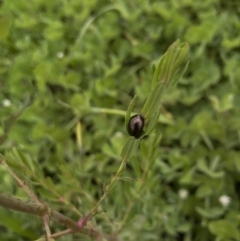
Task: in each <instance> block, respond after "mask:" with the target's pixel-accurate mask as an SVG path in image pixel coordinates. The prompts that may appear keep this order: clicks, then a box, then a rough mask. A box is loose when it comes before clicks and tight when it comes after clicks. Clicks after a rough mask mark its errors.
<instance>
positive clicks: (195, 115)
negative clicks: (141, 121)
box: [0, 0, 240, 241]
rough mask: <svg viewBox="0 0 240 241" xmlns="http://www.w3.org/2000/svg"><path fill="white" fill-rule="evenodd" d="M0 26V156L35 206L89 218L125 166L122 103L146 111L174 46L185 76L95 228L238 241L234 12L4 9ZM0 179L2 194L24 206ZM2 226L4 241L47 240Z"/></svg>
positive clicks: (133, 5) (14, 221)
mask: <svg viewBox="0 0 240 241" xmlns="http://www.w3.org/2000/svg"><path fill="white" fill-rule="evenodd" d="M0 13H1V14H0V16H1V17H0V41H1V42H0V49H1V58H0V73H1V75H0V79H1V80H0V101H1V103H0V104H1V108H0V120H1V125H0V143H1V145H0V153H1V154H2V155H3V156H4V159H5V160H6V162H7V163H9V165H10V166H11V167H12V168H14V171H15V172H16V173H17V175H18V176H19V177H21V179H22V180H23V181H24V182H25V183H26V185H27V186H28V187H29V188H30V189H31V190H32V191H33V192H34V193H35V194H36V195H37V196H38V197H39V199H40V200H41V201H43V202H46V203H47V204H48V205H49V206H50V207H51V208H53V209H54V210H57V211H59V212H61V213H63V214H65V215H66V216H68V217H70V218H71V219H73V220H76V221H77V220H78V219H79V217H80V216H81V215H83V216H84V215H87V214H88V212H89V210H90V209H91V208H92V206H93V204H94V202H97V201H98V200H99V198H100V197H101V196H102V194H103V192H104V188H105V185H106V184H107V183H108V182H109V180H110V179H111V177H112V176H113V175H114V173H115V172H116V171H117V170H118V167H119V165H120V161H121V157H120V153H121V150H122V147H123V145H124V143H125V142H126V140H127V138H128V134H127V131H126V129H125V125H124V116H125V114H126V110H127V108H128V106H129V103H130V102H131V100H132V98H133V97H134V95H137V100H136V105H135V107H134V111H135V112H139V111H140V110H141V108H142V106H143V105H144V103H145V101H146V98H147V96H148V94H149V91H150V88H151V79H152V73H153V68H152V66H153V63H157V62H158V61H159V58H160V57H161V55H162V54H164V52H165V51H166V50H167V48H168V47H169V46H170V45H171V44H172V43H173V42H174V41H175V40H176V39H181V40H182V41H185V42H187V43H188V44H189V45H190V51H189V55H188V59H189V60H190V64H189V66H188V69H187V71H186V73H185V74H184V76H183V77H182V78H181V79H180V81H179V83H178V85H177V86H176V87H175V88H172V89H171V90H170V91H168V92H167V94H165V95H164V96H163V98H162V109H161V117H160V122H159V124H158V125H157V128H156V129H155V130H154V132H152V133H151V134H150V135H149V136H148V137H146V138H145V139H144V140H142V142H141V145H140V148H139V149H138V151H137V155H136V156H135V158H134V159H133V160H131V162H129V163H128V164H127V167H126V170H125V172H124V177H123V178H122V180H120V181H119V182H117V184H116V185H115V187H114V189H113V190H112V191H111V193H110V194H109V195H108V196H107V197H106V199H105V200H104V202H103V203H102V205H101V209H100V212H99V213H98V214H97V215H96V216H95V217H94V218H93V219H92V220H91V225H92V227H95V228H97V230H98V231H99V232H100V233H103V234H106V235H107V234H108V235H112V234H115V238H114V236H112V237H111V238H112V240H142V241H144V240H147V241H148V240H164V241H168V240H169V241H170V240H172V241H175V240H176V241H207V240H218V241H220V240H224V241H230V240H239V238H240V233H239V222H240V219H239V204H240V188H239V187H240V175H239V173H240V105H239V103H240V68H239V63H240V54H239V53H240V35H239V32H240V3H239V1H238V0H231V1H225V0H202V1H194V0H169V1H142V0H133V1H127V0H125V1H121V0H117V1H106V0H103V1H97V0H85V1H83V0H68V1H65V0H59V1H46V0H32V1H19V0H11V1H4V2H3V3H2V4H1V10H0ZM19 163H21V165H22V166H25V168H19V166H18V164H19ZM0 167H1V168H0V176H1V187H0V192H1V193H5V194H6V193H7V194H9V195H12V196H15V197H17V198H19V199H22V200H25V201H26V202H28V201H30V200H29V198H28V196H27V195H26V194H25V192H24V191H23V189H21V188H20V187H18V185H17V184H16V182H15V181H14V180H13V178H12V176H11V175H10V174H9V172H7V171H6V169H4V168H3V166H0ZM0 217H1V218H0V229H1V240H19V241H20V240H34V239H37V238H39V237H40V236H41V235H43V234H44V232H45V231H44V226H43V224H42V221H41V219H40V218H38V217H35V216H31V215H29V214H25V213H21V212H15V211H10V210H7V209H4V208H2V207H0ZM50 226H51V230H52V232H58V231H61V230H64V227H63V226H61V225H58V224H55V223H51V225H50ZM59 240H69V241H70V240H94V238H92V237H91V236H90V235H85V236H82V234H74V235H66V236H63V237H61V238H59Z"/></svg>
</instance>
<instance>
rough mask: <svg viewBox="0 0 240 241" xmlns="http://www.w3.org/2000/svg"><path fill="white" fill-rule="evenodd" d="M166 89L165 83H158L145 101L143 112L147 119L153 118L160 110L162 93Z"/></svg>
mask: <svg viewBox="0 0 240 241" xmlns="http://www.w3.org/2000/svg"><path fill="white" fill-rule="evenodd" d="M164 90H165V85H164V84H163V83H158V84H157V85H156V87H155V88H154V89H153V90H152V91H151V93H150V95H149V97H148V98H147V101H146V102H145V104H144V106H143V108H142V110H141V114H142V115H143V116H144V117H145V118H146V119H151V118H153V116H154V114H155V113H156V112H158V111H159V107H160V104H161V98H162V94H163V92H164Z"/></svg>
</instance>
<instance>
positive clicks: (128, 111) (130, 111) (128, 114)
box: [125, 95, 137, 130]
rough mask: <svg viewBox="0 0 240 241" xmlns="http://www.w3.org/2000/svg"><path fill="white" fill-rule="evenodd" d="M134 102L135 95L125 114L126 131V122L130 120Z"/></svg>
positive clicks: (126, 124)
mask: <svg viewBox="0 0 240 241" xmlns="http://www.w3.org/2000/svg"><path fill="white" fill-rule="evenodd" d="M136 100H137V96H136V95H135V96H134V97H133V99H132V101H131V103H130V105H129V106H128V109H127V113H126V116H125V128H126V130H127V129H128V122H129V120H130V117H131V113H132V110H133V107H134V105H135V102H136Z"/></svg>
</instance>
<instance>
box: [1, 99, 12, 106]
mask: <svg viewBox="0 0 240 241" xmlns="http://www.w3.org/2000/svg"><path fill="white" fill-rule="evenodd" d="M11 104H12V103H11V101H10V100H8V99H4V100H3V101H2V105H3V107H9V106H10V105H11Z"/></svg>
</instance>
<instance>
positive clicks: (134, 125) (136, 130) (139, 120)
mask: <svg viewBox="0 0 240 241" xmlns="http://www.w3.org/2000/svg"><path fill="white" fill-rule="evenodd" d="M143 127H144V117H143V116H142V115H140V114H137V115H134V116H132V117H131V118H130V120H129V122H128V134H129V135H130V136H134V137H135V138H136V139H139V138H140V137H141V135H142V133H143Z"/></svg>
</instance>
